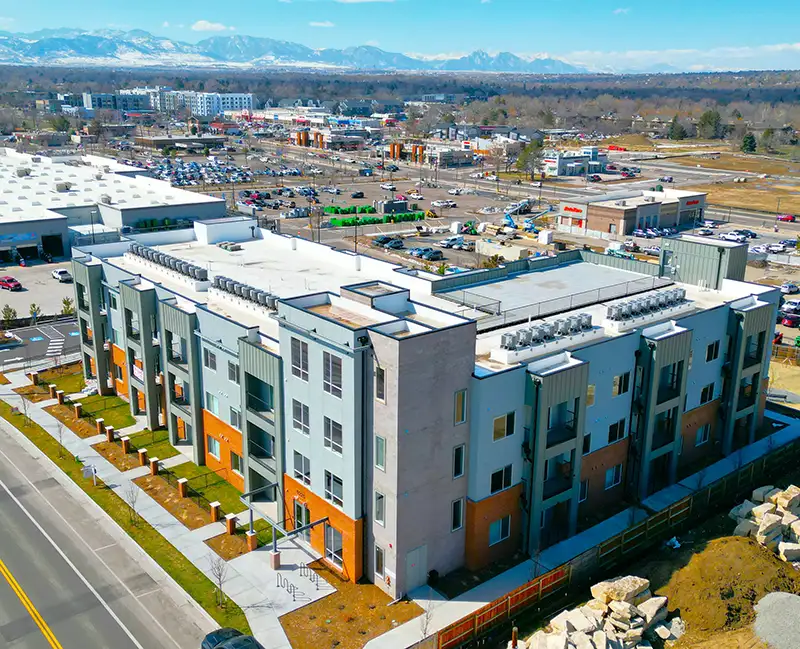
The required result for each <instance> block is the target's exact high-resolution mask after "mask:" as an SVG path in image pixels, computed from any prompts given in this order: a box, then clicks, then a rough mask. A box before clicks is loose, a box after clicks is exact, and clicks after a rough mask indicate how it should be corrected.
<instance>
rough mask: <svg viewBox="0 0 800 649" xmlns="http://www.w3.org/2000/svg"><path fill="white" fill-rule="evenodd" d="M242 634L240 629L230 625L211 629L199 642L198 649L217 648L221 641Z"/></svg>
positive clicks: (238, 636) (239, 636)
mask: <svg viewBox="0 0 800 649" xmlns="http://www.w3.org/2000/svg"><path fill="white" fill-rule="evenodd" d="M243 635H244V634H243V633H242V632H241V631H238V630H236V629H232V628H230V627H223V628H221V629H217V630H216V631H212V632H211V633H209V634H208V635H206V637H205V638H203V642H202V643H200V649H217V647H219V646H220V645H221V644H222V643H223V642H225V641H227V640H230V639H231V638H241V637H242V636H243Z"/></svg>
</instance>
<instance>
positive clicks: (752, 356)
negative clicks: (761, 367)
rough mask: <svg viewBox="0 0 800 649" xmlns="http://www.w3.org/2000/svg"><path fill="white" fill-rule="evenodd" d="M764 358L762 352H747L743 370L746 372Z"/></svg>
mask: <svg viewBox="0 0 800 649" xmlns="http://www.w3.org/2000/svg"><path fill="white" fill-rule="evenodd" d="M763 357H764V353H763V352H760V351H752V352H747V353H746V354H745V356H744V359H742V369H744V370H746V369H748V368H750V367H753V365H758V364H759V363H761V360H762V359H763Z"/></svg>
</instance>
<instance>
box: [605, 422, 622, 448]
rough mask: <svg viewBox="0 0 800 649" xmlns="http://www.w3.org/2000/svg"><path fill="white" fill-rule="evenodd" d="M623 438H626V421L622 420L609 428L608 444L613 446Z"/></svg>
mask: <svg viewBox="0 0 800 649" xmlns="http://www.w3.org/2000/svg"><path fill="white" fill-rule="evenodd" d="M623 437H625V420H624V419H620V420H619V421H617V422H615V423H613V424H611V425H610V426H609V427H608V443H609V444H613V443H614V442H618V441H619V440H621V439H622V438H623Z"/></svg>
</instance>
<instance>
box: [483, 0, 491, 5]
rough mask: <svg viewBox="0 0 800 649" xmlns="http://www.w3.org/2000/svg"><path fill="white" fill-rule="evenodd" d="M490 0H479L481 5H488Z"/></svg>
mask: <svg viewBox="0 0 800 649" xmlns="http://www.w3.org/2000/svg"><path fill="white" fill-rule="evenodd" d="M491 1H492V0H481V4H482V5H488V4H489V3H490V2H491Z"/></svg>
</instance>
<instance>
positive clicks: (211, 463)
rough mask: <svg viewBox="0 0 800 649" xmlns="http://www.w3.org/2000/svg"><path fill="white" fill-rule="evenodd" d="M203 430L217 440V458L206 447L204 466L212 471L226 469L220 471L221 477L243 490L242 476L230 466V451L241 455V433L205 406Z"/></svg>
mask: <svg viewBox="0 0 800 649" xmlns="http://www.w3.org/2000/svg"><path fill="white" fill-rule="evenodd" d="M203 432H204V433H205V434H206V435H207V436H209V437H213V438H214V439H215V440H217V441H218V442H219V456H220V457H219V459H217V458H215V457H214V456H213V455H211V454H210V453H209V452H208V449H207V448H206V466H207V467H208V468H209V469H211V470H212V471H219V470H220V469H227V471H223V472H221V475H222V477H223V478H225V480H227V481H228V482H230V483H231V484H232V485H233V486H234V487H236V488H237V489H238V490H239V491H241V492H244V477H243V476H240V475H239V474H238V473H234V472H233V469H232V468H231V452H233V453H236V455H238V456H239V457H242V434H241V433H240V432H239V431H238V430H236V429H235V428H232V427H231V426H230V425H229V424H226V423H225V422H224V421H222V420H221V419H220V418H219V417H217V416H215V415H212V414H211V413H210V412H208V410H206V409H205V408H203ZM206 446H208V445H207V444H206Z"/></svg>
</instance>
